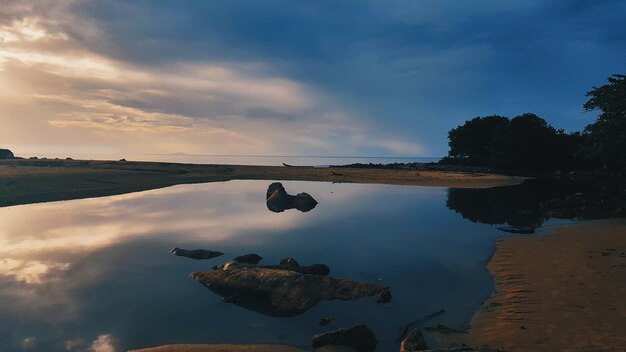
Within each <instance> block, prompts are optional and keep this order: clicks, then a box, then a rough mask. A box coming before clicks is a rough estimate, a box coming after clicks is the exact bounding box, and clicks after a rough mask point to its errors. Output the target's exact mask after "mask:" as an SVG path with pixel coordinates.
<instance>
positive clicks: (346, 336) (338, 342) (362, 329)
mask: <svg viewBox="0 0 626 352" xmlns="http://www.w3.org/2000/svg"><path fill="white" fill-rule="evenodd" d="M377 344H378V341H376V336H374V333H373V332H372V330H370V329H369V328H368V327H367V326H365V325H356V326H353V327H351V328H348V329H339V330H335V331H331V332H325V333H322V334H319V335H315V336H313V348H319V347H323V346H348V347H352V348H354V349H355V350H356V351H358V352H374V351H375V350H376V345H377Z"/></svg>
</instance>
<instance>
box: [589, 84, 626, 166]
mask: <svg viewBox="0 0 626 352" xmlns="http://www.w3.org/2000/svg"><path fill="white" fill-rule="evenodd" d="M608 81H609V83H607V84H605V85H603V86H601V87H599V88H598V87H594V88H593V90H591V91H589V92H587V96H588V97H590V98H589V100H588V101H587V102H586V103H585V104H584V105H583V107H584V108H585V110H586V111H592V110H600V111H602V113H601V114H600V116H598V119H597V120H596V122H594V123H592V124H590V125H589V126H587V127H586V128H585V134H586V137H587V141H586V143H585V145H584V154H585V157H586V158H588V159H590V160H598V161H600V162H601V163H602V165H603V166H605V167H607V168H608V169H612V170H624V169H626V75H619V74H615V75H613V76H612V77H609V79H608Z"/></svg>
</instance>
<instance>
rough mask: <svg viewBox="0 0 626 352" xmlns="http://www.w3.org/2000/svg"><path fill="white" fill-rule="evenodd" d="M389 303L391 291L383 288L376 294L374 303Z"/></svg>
mask: <svg viewBox="0 0 626 352" xmlns="http://www.w3.org/2000/svg"><path fill="white" fill-rule="evenodd" d="M389 302H391V291H389V288H385V289H384V290H383V291H382V292H381V293H379V294H378V298H377V299H376V303H389Z"/></svg>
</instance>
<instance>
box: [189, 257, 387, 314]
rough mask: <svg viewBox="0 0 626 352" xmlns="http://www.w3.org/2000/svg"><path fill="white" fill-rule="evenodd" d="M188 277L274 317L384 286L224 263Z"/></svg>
mask: <svg viewBox="0 0 626 352" xmlns="http://www.w3.org/2000/svg"><path fill="white" fill-rule="evenodd" d="M191 277H192V278H194V279H196V280H198V282H200V283H202V284H203V285H205V286H206V287H207V288H208V289H209V290H211V291H212V292H214V293H216V294H218V295H220V296H222V297H224V299H225V300H226V301H228V302H231V303H234V304H236V305H238V306H241V307H244V308H247V309H250V310H253V311H256V312H259V313H262V314H265V315H270V316H277V317H290V316H296V315H298V314H301V313H303V312H305V311H306V310H308V309H309V308H311V307H313V306H315V305H316V304H317V303H319V302H321V301H323V300H353V299H358V298H363V297H371V296H376V295H379V294H380V293H381V292H384V291H386V290H388V289H387V288H385V287H382V286H378V285H373V284H369V283H365V282H360V281H353V280H346V279H337V278H333V277H328V276H322V275H308V274H302V273H299V272H296V271H293V270H288V269H287V270H286V269H283V268H266V267H254V266H236V265H225V266H224V268H223V270H215V271H210V272H194V273H192V274H191Z"/></svg>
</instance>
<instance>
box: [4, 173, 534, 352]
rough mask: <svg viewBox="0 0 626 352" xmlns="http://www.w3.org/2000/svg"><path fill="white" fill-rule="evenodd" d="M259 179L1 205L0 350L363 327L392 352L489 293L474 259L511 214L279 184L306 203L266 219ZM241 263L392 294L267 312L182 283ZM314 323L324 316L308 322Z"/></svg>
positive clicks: (461, 203) (263, 336)
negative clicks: (285, 262) (246, 258)
mask: <svg viewBox="0 0 626 352" xmlns="http://www.w3.org/2000/svg"><path fill="white" fill-rule="evenodd" d="M269 183H270V182H268V181H230V182H225V183H207V184H197V185H179V186H174V187H170V188H165V189H159V190H151V191H146V192H140V193H133V194H126V195H120V196H112V197H103V198H95V199H83V200H74V201H64V202H55V203H46V204H33V205H24V206H14V207H8V208H0V224H1V225H0V258H2V259H0V350H1V351H14V350H15V351H20V350H24V349H27V350H29V351H86V350H89V349H90V348H91V350H94V346H96V347H97V346H105V347H107V346H110V347H112V348H114V349H111V351H123V350H126V349H128V348H140V347H148V346H153V345H160V344H171V343H222V342H250V343H257V342H274V343H289V344H294V345H299V346H303V347H308V346H309V345H310V341H311V337H312V336H313V335H314V334H316V333H319V332H322V331H329V330H334V329H337V328H340V327H349V326H352V325H354V324H363V323H364V324H367V325H368V326H369V327H370V328H372V330H373V331H374V332H375V334H376V336H377V338H378V340H379V346H380V348H379V350H381V351H385V350H397V348H398V346H399V342H398V341H397V339H398V337H399V335H400V333H401V327H402V326H403V325H404V324H406V323H408V322H410V321H413V320H416V319H419V318H421V317H424V316H426V315H428V314H430V313H432V312H434V311H437V310H439V309H445V310H446V313H445V314H443V315H440V316H438V317H437V318H436V319H434V320H432V321H429V322H427V323H426V324H428V323H430V324H435V323H444V324H448V325H450V326H453V327H457V328H463V327H465V326H466V324H467V323H468V321H469V319H470V318H471V315H472V314H473V313H474V311H475V310H476V309H477V308H478V307H479V306H480V304H481V303H482V302H483V301H484V300H485V299H486V298H487V297H488V296H489V294H490V292H491V289H492V280H491V278H490V276H489V275H488V273H487V271H486V269H485V264H486V262H487V260H488V259H489V256H490V254H491V253H492V251H493V247H494V240H495V239H496V238H497V237H499V236H502V235H504V234H503V233H502V232H501V231H498V230H497V227H496V226H494V225H493V224H495V223H506V222H507V220H506V219H503V220H501V221H492V224H489V223H481V222H480V221H477V220H476V215H472V214H470V215H471V216H472V217H470V218H469V220H471V221H469V220H468V219H465V218H464V217H468V215H467V214H464V211H465V212H467V211H468V209H473V208H474V206H473V203H472V202H471V201H468V197H470V198H471V197H474V198H476V200H475V202H477V203H476V204H478V203H480V199H481V198H480V197H476V196H475V195H472V194H471V193H463V192H462V193H460V196H459V193H458V192H457V193H455V191H454V190H448V189H446V188H428V187H407V186H389V185H363V184H362V185H356V184H332V183H316V182H297V181H291V182H283V184H284V186H285V188H286V189H287V191H288V192H290V193H293V194H295V193H298V192H308V193H310V194H312V195H313V196H314V197H315V198H316V199H317V200H318V202H319V204H318V206H317V207H316V208H315V209H313V210H311V211H310V212H306V213H302V212H299V211H297V210H295V209H294V210H288V211H286V212H283V213H273V212H270V211H268V209H267V207H266V205H265V191H266V189H267V186H268V185H269ZM470 192H471V191H470ZM451 197H452V198H451ZM459 197H460V198H459ZM451 202H452V204H451ZM468 203H469V205H468ZM448 207H450V208H452V209H454V211H452V210H451V209H450V208H448ZM486 211H489V209H487V210H486ZM457 212H459V213H457ZM479 220H480V219H479ZM533 221H534V220H533ZM483 222H489V221H483ZM541 222H543V220H542V221H541ZM173 247H181V248H189V249H193V248H204V249H212V250H219V251H222V252H224V253H225V255H224V256H222V257H218V258H214V259H211V260H207V261H195V260H191V259H188V258H184V257H176V256H173V255H171V254H170V253H169V251H170V249H172V248H173ZM246 253H258V254H260V255H261V256H263V257H264V259H263V261H262V262H261V264H278V262H279V260H280V259H281V258H284V257H294V258H296V259H297V260H298V261H299V262H300V264H302V265H308V264H313V263H324V264H327V265H328V266H329V267H330V268H331V275H332V276H335V277H341V278H349V279H353V280H362V281H367V282H371V283H375V284H379V285H383V286H389V287H390V288H391V292H392V294H393V300H392V301H391V303H389V304H384V305H379V304H376V302H375V298H365V299H361V300H356V301H349V302H337V301H332V302H322V303H320V304H318V305H317V306H315V307H313V308H312V309H310V310H309V311H307V312H305V313H304V314H301V315H299V316H296V317H291V318H275V317H270V316H264V315H262V314H259V313H256V312H253V311H250V310H246V309H244V308H241V307H238V306H236V305H234V304H230V303H225V302H223V301H222V299H221V297H219V296H217V295H215V294H213V293H212V292H211V291H209V290H208V289H206V288H205V287H203V286H202V285H200V284H199V283H197V282H196V281H195V280H193V279H191V278H189V273H191V272H192V271H202V270H211V267H212V266H213V265H216V264H221V263H223V262H225V261H227V260H229V259H231V258H233V257H234V256H237V255H241V254H246ZM322 315H333V316H335V318H336V320H335V321H334V322H332V323H331V324H330V325H328V326H326V327H320V326H319V325H318V324H317V320H318V319H319V318H320V316H322ZM103 348H104V347H103ZM103 351H104V350H103ZM107 351H108V350H107Z"/></svg>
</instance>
